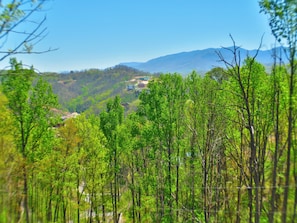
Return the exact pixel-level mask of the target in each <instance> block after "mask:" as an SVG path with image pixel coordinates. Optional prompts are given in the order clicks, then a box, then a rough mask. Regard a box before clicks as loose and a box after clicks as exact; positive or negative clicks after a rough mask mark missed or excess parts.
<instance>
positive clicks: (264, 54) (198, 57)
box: [121, 47, 285, 75]
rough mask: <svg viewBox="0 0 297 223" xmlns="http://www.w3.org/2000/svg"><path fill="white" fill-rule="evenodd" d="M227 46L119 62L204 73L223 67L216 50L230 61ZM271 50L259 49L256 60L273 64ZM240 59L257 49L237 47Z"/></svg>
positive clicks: (143, 68) (156, 70)
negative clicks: (145, 59)
mask: <svg viewBox="0 0 297 223" xmlns="http://www.w3.org/2000/svg"><path fill="white" fill-rule="evenodd" d="M228 49H233V47H229V48H208V49H204V50H195V51H190V52H181V53H176V54H170V55H166V56H161V57H158V58H155V59H151V60H149V61H147V62H128V63H121V65H125V66H128V67H132V68H135V69H138V70H141V71H145V72H150V73H174V72H177V73H180V74H183V75H186V74H189V73H191V72H192V71H193V70H196V71H197V72H198V73H201V74H203V73H205V72H207V71H209V70H211V69H212V68H214V67H224V64H223V63H222V62H220V61H219V57H218V55H217V52H221V54H222V55H223V57H224V58H225V60H227V61H230V62H231V61H232V59H233V54H232V52H231V51H230V50H228ZM273 50H274V49H271V50H260V51H259V52H258V55H257V58H256V60H257V61H258V62H260V63H262V64H263V65H264V66H267V67H269V66H271V65H272V64H273V58H272V54H273ZM275 50H276V52H280V51H281V48H280V47H278V48H275ZM239 51H240V55H241V58H242V60H244V59H245V58H246V57H247V56H248V55H249V56H252V57H253V56H254V55H255V54H256V52H257V50H246V49H243V48H239ZM283 60H285V56H283Z"/></svg>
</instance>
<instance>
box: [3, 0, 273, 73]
mask: <svg viewBox="0 0 297 223" xmlns="http://www.w3.org/2000/svg"><path fill="white" fill-rule="evenodd" d="M45 8H46V10H45V12H44V13H46V15H47V21H46V24H45V25H46V27H47V29H48V35H47V37H46V38H45V39H44V40H43V41H42V42H41V43H39V45H38V46H37V47H36V49H40V50H43V49H47V48H49V47H52V48H59V49H58V50H57V51H53V52H50V53H46V54H42V55H22V56H17V58H19V59H21V60H22V62H23V63H24V64H27V65H34V67H35V68H36V69H38V70H40V71H56V72H60V71H70V70H82V69H88V68H100V69H103V68H106V67H111V66H114V65H116V64H119V63H121V62H145V61H147V60H149V59H153V58H156V57H159V56H164V55H168V54H173V53H179V52H185V51H192V50H197V49H205V48H211V47H213V48H217V47H221V46H225V47H227V46H231V45H232V41H231V39H230V37H229V34H231V35H232V36H233V38H234V39H235V41H236V43H237V45H240V46H241V47H243V48H246V49H256V48H258V46H259V44H260V40H261V37H262V35H263V34H264V39H263V49H270V48H271V47H272V45H273V43H274V38H273V37H272V35H271V31H270V28H269V25H268V19H267V16H266V15H264V14H260V13H259V11H260V8H259V5H258V0H83V1H82V0H52V1H51V2H50V3H48V5H47V6H46V7H45ZM6 63H7V62H6ZM0 65H1V64H0ZM4 65H5V64H3V63H2V65H1V66H2V67H3V66H4Z"/></svg>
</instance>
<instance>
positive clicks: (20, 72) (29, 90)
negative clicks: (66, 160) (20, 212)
mask: <svg viewBox="0 0 297 223" xmlns="http://www.w3.org/2000/svg"><path fill="white" fill-rule="evenodd" d="M11 64H12V69H11V70H10V71H8V73H7V75H5V76H4V78H3V83H2V84H3V92H4V94H5V95H6V97H7V99H8V107H9V109H10V110H11V112H12V117H13V122H14V126H15V143H16V146H17V150H18V152H19V153H20V154H21V156H22V158H23V167H22V174H23V200H22V202H21V204H20V205H21V206H22V207H23V208H24V211H25V219H26V222H30V207H29V203H28V189H29V185H28V174H29V169H28V167H29V166H28V164H29V163H30V162H34V161H35V160H36V159H38V157H40V156H43V154H46V153H47V152H48V151H46V150H44V149H46V147H41V145H43V143H44V142H45V141H46V140H47V138H48V137H51V136H53V134H52V133H51V130H50V128H51V127H52V126H53V123H52V121H54V119H52V118H51V116H52V114H51V109H52V108H53V107H56V106H57V101H56V97H55V95H54V94H53V93H52V90H51V87H50V86H49V85H48V84H47V83H46V82H45V81H43V80H42V79H41V78H38V80H37V82H36V84H33V78H34V75H35V73H34V71H33V70H32V69H29V70H28V69H23V68H22V65H21V64H20V63H18V62H17V61H16V60H12V61H11Z"/></svg>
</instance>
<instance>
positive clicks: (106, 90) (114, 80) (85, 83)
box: [45, 65, 151, 114]
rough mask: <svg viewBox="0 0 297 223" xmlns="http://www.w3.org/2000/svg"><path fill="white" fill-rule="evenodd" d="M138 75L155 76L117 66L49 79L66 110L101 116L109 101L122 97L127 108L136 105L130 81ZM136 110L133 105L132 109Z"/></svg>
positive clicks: (50, 77) (135, 96)
mask: <svg viewBox="0 0 297 223" xmlns="http://www.w3.org/2000/svg"><path fill="white" fill-rule="evenodd" d="M137 76H151V74H150V73H146V72H142V71H138V70H136V69H134V68H129V67H126V66H121V65H119V66H115V67H114V68H108V69H105V70H99V69H89V70H84V71H78V72H70V73H67V74H57V73H47V74H45V77H46V79H47V80H48V81H49V83H50V84H51V85H52V87H53V91H54V93H55V94H57V96H58V99H59V103H60V104H61V106H62V109H65V110H68V111H70V112H79V113H81V112H87V113H97V114H98V113H99V112H100V111H101V110H102V109H104V107H105V105H106V102H107V101H108V99H110V98H112V97H114V96H116V95H119V96H121V98H122V102H123V103H124V104H125V105H126V109H130V106H128V103H129V104H130V103H131V102H133V103H132V104H134V103H135V100H136V99H137V94H136V93H135V91H134V90H130V91H128V90H127V85H128V84H129V80H131V79H133V78H135V77H137ZM132 107H133V106H132Z"/></svg>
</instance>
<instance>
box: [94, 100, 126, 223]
mask: <svg viewBox="0 0 297 223" xmlns="http://www.w3.org/2000/svg"><path fill="white" fill-rule="evenodd" d="M123 119H124V108H123V106H122V105H121V99H120V97H119V96H116V97H115V98H114V100H110V101H109V102H108V103H107V106H106V111H105V112H102V113H101V114H100V128H101V129H102V132H103V133H104V135H105V137H106V139H107V147H108V149H109V152H108V156H109V166H110V167H111V172H110V174H111V178H112V181H111V182H110V195H111V200H112V212H113V221H114V223H116V222H118V219H119V215H118V214H119V213H118V207H119V201H120V163H119V160H120V146H119V143H120V142H119V137H118V135H119V132H118V128H119V126H120V125H121V124H122V122H123Z"/></svg>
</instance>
